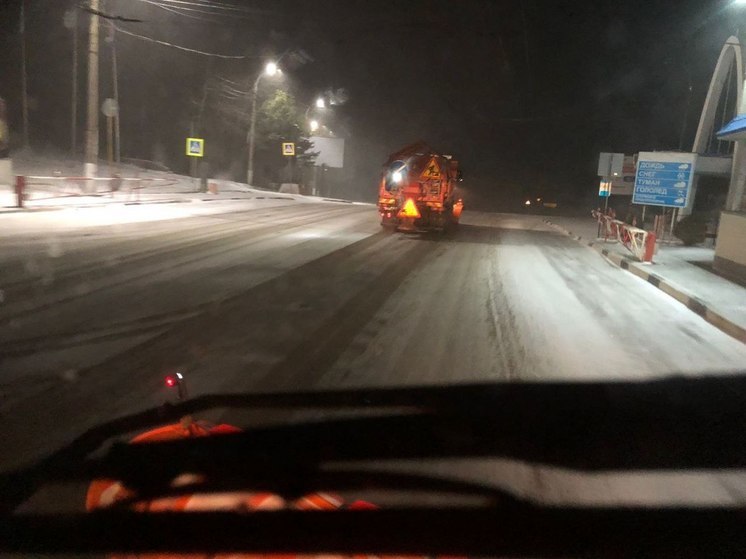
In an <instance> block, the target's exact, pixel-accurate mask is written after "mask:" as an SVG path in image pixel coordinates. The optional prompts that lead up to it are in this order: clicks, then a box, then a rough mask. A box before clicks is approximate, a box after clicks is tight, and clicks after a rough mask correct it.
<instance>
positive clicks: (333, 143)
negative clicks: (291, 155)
mask: <svg viewBox="0 0 746 559" xmlns="http://www.w3.org/2000/svg"><path fill="white" fill-rule="evenodd" d="M308 139H309V140H310V141H311V142H313V147H312V148H311V149H310V150H309V151H312V152H314V153H316V152H318V153H319V154H318V155H317V156H316V161H315V163H314V165H318V166H319V167H320V166H321V165H326V166H327V167H334V168H336V169H341V168H343V167H344V162H345V141H344V139H343V138H325V137H323V136H311V137H310V138H308Z"/></svg>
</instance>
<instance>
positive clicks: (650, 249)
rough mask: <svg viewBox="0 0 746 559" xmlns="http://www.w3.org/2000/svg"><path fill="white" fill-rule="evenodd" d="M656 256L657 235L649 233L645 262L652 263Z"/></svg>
mask: <svg viewBox="0 0 746 559" xmlns="http://www.w3.org/2000/svg"><path fill="white" fill-rule="evenodd" d="M653 254H655V233H652V232H649V233H648V234H647V235H646V236H645V252H644V253H643V257H642V261H643V262H652V261H653Z"/></svg>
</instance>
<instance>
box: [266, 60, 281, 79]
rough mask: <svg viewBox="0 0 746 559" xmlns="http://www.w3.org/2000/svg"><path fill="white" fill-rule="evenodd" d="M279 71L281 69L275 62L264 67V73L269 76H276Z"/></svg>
mask: <svg viewBox="0 0 746 559" xmlns="http://www.w3.org/2000/svg"><path fill="white" fill-rule="evenodd" d="M278 70H279V68H278V67H277V64H275V63H274V62H267V65H266V66H265V67H264V73H265V74H267V75H268V76H274V75H275V74H276V73H277V71H278Z"/></svg>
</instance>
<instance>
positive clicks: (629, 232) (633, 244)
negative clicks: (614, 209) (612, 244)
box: [593, 210, 656, 262]
mask: <svg viewBox="0 0 746 559" xmlns="http://www.w3.org/2000/svg"><path fill="white" fill-rule="evenodd" d="M593 217H595V218H596V219H597V220H598V223H599V224H600V225H601V228H602V230H603V234H604V240H608V239H609V238H610V237H611V238H614V239H616V240H617V241H619V242H620V243H621V244H622V245H624V246H625V247H626V248H627V250H629V251H630V252H631V253H632V254H633V255H634V256H635V257H636V258H637V259H638V260H640V262H652V261H653V255H654V254H655V240H656V236H655V233H653V232H651V231H645V230H644V229H640V228H639V227H633V226H632V225H629V224H627V223H624V222H623V221H619V220H618V219H615V217H614V215H605V214H603V213H602V212H600V211H598V210H594V211H593Z"/></svg>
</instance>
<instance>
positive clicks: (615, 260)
mask: <svg viewBox="0 0 746 559" xmlns="http://www.w3.org/2000/svg"><path fill="white" fill-rule="evenodd" d="M543 221H544V223H546V224H547V225H550V226H552V227H554V228H555V229H557V230H558V231H561V232H562V233H564V234H565V235H567V236H568V237H571V238H572V239H574V240H576V241H578V242H579V243H581V244H583V245H585V246H588V247H590V248H592V249H593V250H595V251H596V252H598V253H599V254H601V255H602V256H604V257H605V258H606V259H607V260H608V261H609V262H611V263H612V264H614V265H616V266H619V267H620V268H622V269H623V270H627V271H628V272H631V273H633V274H634V275H636V276H637V277H639V278H641V279H643V280H645V281H646V282H648V283H650V284H651V285H654V286H655V287H657V288H658V289H660V290H661V291H663V292H664V293H665V294H667V295H669V296H671V297H673V298H674V299H676V300H677V301H679V302H680V303H682V304H684V305H685V306H686V307H687V308H688V309H689V310H691V311H692V312H694V313H696V314H698V315H699V316H701V317H702V318H704V319H705V320H706V321H707V322H709V323H710V324H712V325H713V326H715V327H716V328H718V329H719V330H721V331H723V332H725V333H726V334H728V335H729V336H732V337H733V338H735V339H737V340H738V341H740V342H743V343H746V328H744V327H743V326H741V325H740V324H737V323H736V322H733V321H732V320H730V319H729V318H727V317H725V316H723V314H722V313H721V312H719V311H718V310H717V309H714V308H713V307H712V306H711V305H708V304H707V302H705V301H703V300H702V299H700V298H698V297H696V296H694V295H692V294H690V293H689V292H687V291H686V290H685V289H684V288H683V287H680V286H678V285H676V284H674V283H673V282H671V281H669V280H666V279H664V278H662V277H661V276H659V275H658V274H656V273H653V272H649V271H648V270H647V269H646V268H645V267H644V265H643V264H641V263H638V262H635V261H634V260H632V259H631V258H627V257H625V256H622V255H620V254H617V253H616V252H611V251H609V250H608V249H606V248H603V245H602V244H601V243H598V242H596V241H588V240H587V239H583V237H580V236H578V235H575V234H573V233H572V232H571V231H568V230H567V229H565V228H564V227H561V226H560V225H557V224H556V223H552V222H551V221H549V220H548V219H544V220H543Z"/></svg>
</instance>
